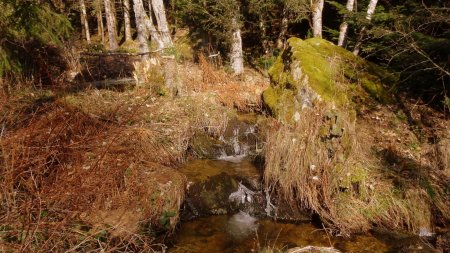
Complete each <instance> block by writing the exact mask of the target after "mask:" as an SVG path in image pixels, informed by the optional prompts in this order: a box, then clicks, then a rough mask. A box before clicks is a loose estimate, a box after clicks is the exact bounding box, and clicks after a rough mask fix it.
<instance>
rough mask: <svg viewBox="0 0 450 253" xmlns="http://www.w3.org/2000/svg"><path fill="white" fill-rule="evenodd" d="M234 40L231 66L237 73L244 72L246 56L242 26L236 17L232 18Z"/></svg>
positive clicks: (232, 42)
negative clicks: (243, 47)
mask: <svg viewBox="0 0 450 253" xmlns="http://www.w3.org/2000/svg"><path fill="white" fill-rule="evenodd" d="M231 23H232V27H233V30H232V37H231V39H232V41H231V52H230V61H231V68H232V69H233V71H234V73H235V74H238V75H239V74H242V72H244V58H243V53H242V37H241V28H240V27H239V24H238V21H237V20H236V18H232V20H231Z"/></svg>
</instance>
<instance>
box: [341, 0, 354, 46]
mask: <svg viewBox="0 0 450 253" xmlns="http://www.w3.org/2000/svg"><path fill="white" fill-rule="evenodd" d="M354 6H355V0H347V5H346V6H345V7H346V8H347V11H348V12H352V11H353V7H354ZM346 18H347V16H346V15H344V21H343V22H342V24H341V26H340V31H339V40H338V46H340V47H343V46H344V44H345V37H346V36H347V30H348V23H347V21H345V19H346Z"/></svg>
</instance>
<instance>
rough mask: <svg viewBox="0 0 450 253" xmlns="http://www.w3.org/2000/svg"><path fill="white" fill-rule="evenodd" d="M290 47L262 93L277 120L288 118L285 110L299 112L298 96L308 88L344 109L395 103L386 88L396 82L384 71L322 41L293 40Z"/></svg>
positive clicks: (273, 69) (276, 62)
mask: <svg viewBox="0 0 450 253" xmlns="http://www.w3.org/2000/svg"><path fill="white" fill-rule="evenodd" d="M288 44H289V47H288V49H286V50H285V51H284V52H283V53H282V54H281V55H280V56H279V57H278V58H277V60H276V61H275V63H274V64H273V66H272V67H271V69H270V70H269V75H270V77H271V81H272V84H271V87H270V88H269V89H268V90H267V91H265V92H264V94H263V99H264V102H265V103H266V105H267V106H268V108H269V109H270V110H271V112H272V113H273V114H274V115H275V116H276V117H277V118H280V117H285V118H288V117H287V116H286V115H282V114H281V113H280V111H281V110H282V108H284V109H283V110H284V111H287V112H288V111H296V110H298V109H300V108H297V107H296V106H297V105H295V103H296V102H299V103H298V104H299V105H300V106H301V104H302V101H298V100H301V99H302V97H301V96H300V97H298V96H297V95H298V94H299V91H300V89H302V88H303V87H305V86H307V87H308V88H309V89H310V90H312V91H313V92H314V93H316V94H317V95H319V97H320V98H321V99H322V100H325V101H327V102H330V103H333V104H335V105H337V106H338V107H341V108H345V109H348V108H350V107H353V108H357V107H358V105H356V104H355V102H352V101H360V102H358V103H367V104H373V103H379V102H382V103H389V102H391V101H392V99H391V98H390V95H389V94H390V93H391V91H389V92H388V91H387V89H386V87H393V85H394V83H395V82H396V80H397V79H396V76H395V75H392V74H390V73H389V72H388V71H386V70H384V69H383V68H381V67H379V66H377V65H375V64H373V63H370V62H367V61H366V60H364V59H362V58H359V57H357V56H354V55H353V54H352V53H351V52H349V51H347V50H345V49H343V48H341V47H338V46H335V45H334V44H332V43H331V42H328V41H326V40H323V39H319V38H311V39H307V40H301V39H299V38H291V39H289V40H288ZM286 90H289V91H290V94H291V95H292V98H291V99H289V100H290V102H289V101H286V100H285V98H282V97H283V96H285V95H287V94H288V93H285V91H286ZM296 96H297V97H296ZM354 97H358V98H359V99H353V98H354ZM289 103H291V104H289ZM290 114H291V115H292V113H290Z"/></svg>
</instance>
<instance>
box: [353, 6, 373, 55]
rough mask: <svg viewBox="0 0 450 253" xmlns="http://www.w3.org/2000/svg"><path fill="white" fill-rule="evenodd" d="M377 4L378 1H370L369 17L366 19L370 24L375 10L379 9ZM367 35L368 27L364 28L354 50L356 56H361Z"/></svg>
mask: <svg viewBox="0 0 450 253" xmlns="http://www.w3.org/2000/svg"><path fill="white" fill-rule="evenodd" d="M377 3H378V0H370V2H369V6H368V7H367V15H366V19H367V20H368V21H369V22H370V21H371V20H372V15H373V13H375V8H377ZM365 33H366V27H365V26H363V28H362V29H361V32H360V33H359V38H358V41H357V42H356V44H355V48H354V49H353V54H354V55H358V54H359V51H360V50H361V45H362V41H363V39H364V35H365Z"/></svg>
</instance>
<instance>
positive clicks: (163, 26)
mask: <svg viewBox="0 0 450 253" xmlns="http://www.w3.org/2000/svg"><path fill="white" fill-rule="evenodd" d="M152 7H153V8H152V9H153V12H154V13H155V17H156V22H157V23H158V31H159V33H160V36H161V39H162V41H163V43H164V47H165V48H167V47H172V46H173V43H172V38H171V37H170V31H169V25H168V24H167V18H166V10H165V9H164V3H163V1H162V0H152Z"/></svg>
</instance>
